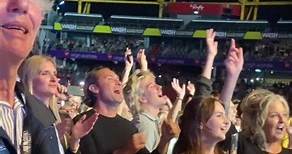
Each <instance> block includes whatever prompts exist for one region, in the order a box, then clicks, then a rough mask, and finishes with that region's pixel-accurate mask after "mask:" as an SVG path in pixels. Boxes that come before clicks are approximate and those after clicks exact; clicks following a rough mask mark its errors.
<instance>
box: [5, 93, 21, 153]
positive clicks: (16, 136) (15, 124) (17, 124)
mask: <svg viewBox="0 0 292 154" xmlns="http://www.w3.org/2000/svg"><path fill="white" fill-rule="evenodd" d="M24 114H25V111H24V108H23V104H22V103H21V102H20V100H19V99H18V98H15V104H14V106H13V108H12V107H11V105H10V104H9V103H8V102H5V101H0V127H2V128H3V129H4V130H5V132H6V134H7V135H8V137H9V138H10V140H11V142H12V144H14V146H15V148H16V150H17V153H18V154H20V149H21V142H22V131H23V119H24Z"/></svg>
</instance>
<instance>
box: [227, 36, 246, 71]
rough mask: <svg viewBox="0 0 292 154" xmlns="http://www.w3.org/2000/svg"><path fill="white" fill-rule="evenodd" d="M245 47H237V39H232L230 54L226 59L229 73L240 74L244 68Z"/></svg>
mask: <svg viewBox="0 0 292 154" xmlns="http://www.w3.org/2000/svg"><path fill="white" fill-rule="evenodd" d="M243 61H244V59H243V49H242V48H237V47H236V44H235V40H234V39H231V44H230V48H229V51H228V56H227V58H226V60H225V61H224V64H225V67H226V71H227V75H231V76H233V75H239V74H240V72H241V70H242V68H243Z"/></svg>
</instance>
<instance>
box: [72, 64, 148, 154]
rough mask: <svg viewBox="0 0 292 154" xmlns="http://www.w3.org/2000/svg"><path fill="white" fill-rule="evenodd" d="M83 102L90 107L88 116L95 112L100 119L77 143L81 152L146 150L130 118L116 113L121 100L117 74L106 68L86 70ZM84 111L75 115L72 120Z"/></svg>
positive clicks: (99, 152) (87, 153)
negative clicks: (87, 71) (84, 98)
mask: <svg viewBox="0 0 292 154" xmlns="http://www.w3.org/2000/svg"><path fill="white" fill-rule="evenodd" d="M84 92H85V97H86V100H85V103H86V104H87V105H88V106H90V107H93V109H92V110H90V111H87V112H85V113H83V114H86V115H87V117H88V116H89V115H91V114H93V113H95V112H97V113H99V119H98V120H97V122H96V123H95V125H94V127H93V130H92V131H91V132H90V133H89V134H88V135H87V136H85V137H84V138H82V139H81V142H80V151H81V153H86V154H96V153H98V154H109V153H137V152H138V151H140V150H141V149H142V150H145V148H144V146H145V137H144V135H143V134H141V133H137V132H138V131H137V129H136V128H135V127H134V126H133V125H132V124H131V122H130V121H128V120H126V119H124V118H122V117H121V116H119V115H118V114H117V109H118V106H119V105H120V103H121V102H122V101H123V99H124V98H123V91H122V84H121V82H120V79H119V77H118V76H117V75H116V73H114V72H113V71H112V70H110V69H109V68H97V69H94V70H92V71H91V72H89V73H88V75H87V78H86V80H85V87H84ZM83 114H81V115H79V116H77V117H76V118H75V121H76V120H77V119H78V118H80V117H81V116H82V115H83Z"/></svg>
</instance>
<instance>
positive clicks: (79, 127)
mask: <svg viewBox="0 0 292 154" xmlns="http://www.w3.org/2000/svg"><path fill="white" fill-rule="evenodd" d="M97 119H98V114H97V113H95V114H93V115H92V116H90V117H89V118H87V119H86V115H84V116H82V117H81V119H80V120H78V121H77V123H76V124H75V125H74V126H73V127H72V133H71V137H72V138H74V139H80V138H82V137H83V136H85V135H87V134H88V133H89V132H90V131H91V130H92V128H93V126H94V124H95V122H96V120H97Z"/></svg>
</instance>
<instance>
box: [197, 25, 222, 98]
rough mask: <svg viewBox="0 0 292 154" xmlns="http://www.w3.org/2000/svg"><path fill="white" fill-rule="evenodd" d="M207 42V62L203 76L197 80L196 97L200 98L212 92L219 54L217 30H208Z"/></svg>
mask: <svg viewBox="0 0 292 154" xmlns="http://www.w3.org/2000/svg"><path fill="white" fill-rule="evenodd" d="M206 33H207V37H206V44H207V55H206V64H205V66H204V67H203V71H202V74H201V76H200V77H199V78H198V79H197V80H196V82H195V85H196V89H197V91H196V93H195V97H196V98H198V97H199V98H200V97H204V96H209V95H210V94H211V92H212V81H211V74H212V67H213V63H214V60H215V57H216V55H217V51H218V50H217V46H218V42H217V41H215V36H216V32H214V30H213V29H208V30H206Z"/></svg>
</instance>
